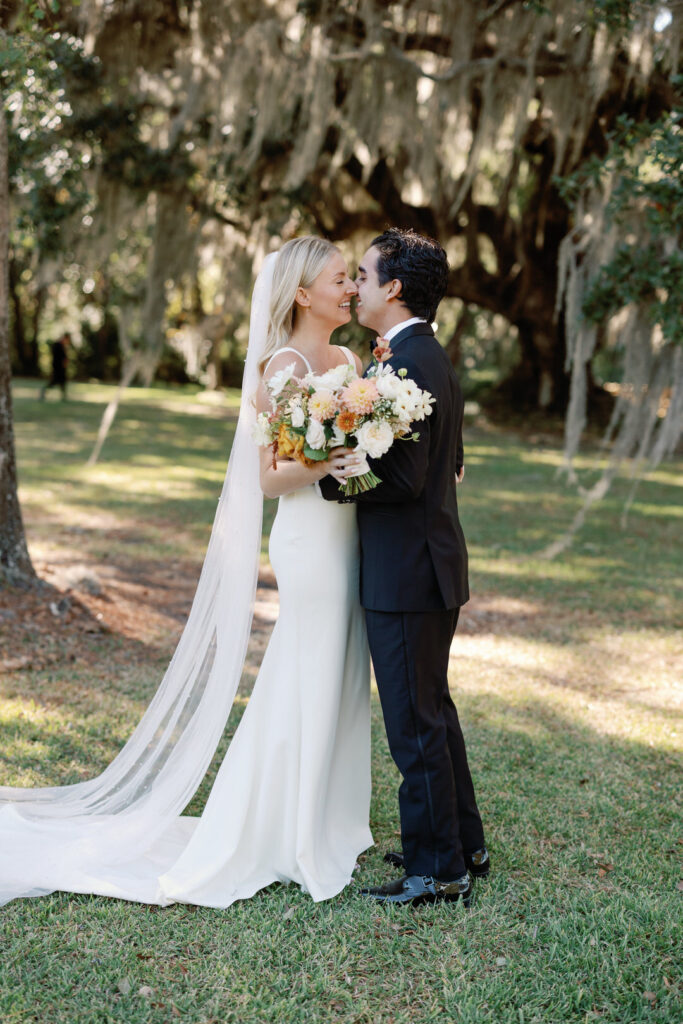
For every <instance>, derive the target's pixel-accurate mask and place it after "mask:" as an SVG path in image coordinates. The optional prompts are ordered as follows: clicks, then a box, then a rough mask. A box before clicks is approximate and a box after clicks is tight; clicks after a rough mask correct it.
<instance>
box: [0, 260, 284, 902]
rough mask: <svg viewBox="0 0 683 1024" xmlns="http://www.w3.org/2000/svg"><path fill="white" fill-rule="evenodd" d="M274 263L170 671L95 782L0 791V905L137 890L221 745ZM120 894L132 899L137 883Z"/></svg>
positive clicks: (257, 295)
mask: <svg viewBox="0 0 683 1024" xmlns="http://www.w3.org/2000/svg"><path fill="white" fill-rule="evenodd" d="M276 256H277V254H276V253H272V254H271V255H269V256H267V257H266V259H265V261H264V265H263V269H262V270H261V273H260V275H259V277H258V279H257V281H256V285H255V287H254V294H253V298H252V307H251V320H250V328H249V347H248V350H247V359H246V363H245V368H244V377H243V382H242V402H241V407H240V414H239V420H238V423H237V428H236V431H235V437H234V441H233V445H232V450H231V453H230V459H229V464H228V469H227V472H226V476H225V481H224V484H223V489H222V492H221V496H220V500H219V503H218V508H217V511H216V516H215V519H214V524H213V529H212V532H211V538H210V541H209V546H208V550H207V553H206V557H205V559H204V565H203V567H202V572H201V576H200V579H199V583H198V586H197V591H196V594H195V597H194V601H193V604H192V608H191V611H190V614H189V618H188V620H187V623H186V625H185V628H184V630H183V633H182V636H181V638H180V640H179V642H178V646H177V648H176V650H175V653H174V655H173V658H172V660H171V663H170V665H169V667H168V669H167V671H166V673H165V675H164V677H163V680H162V682H161V684H160V686H159V688H158V690H157V692H156V693H155V695H154V697H153V699H152V701H151V703H150V705H149V707H148V708H147V710H146V712H145V714H144V715H143V717H142V719H141V721H140V722H139V724H138V726H137V728H136V729H135V731H134V732H133V734H132V736H131V737H130V739H129V740H128V742H127V743H126V745H125V746H124V747H123V749H122V750H121V751H120V753H119V754H118V755H117V757H116V758H115V759H114V760H113V761H112V762H111V764H110V765H108V767H107V768H106V769H105V770H104V771H103V772H102V774H101V775H98V776H97V777H96V778H94V779H91V780H89V781H87V782H81V783H77V784H76V785H72V786H58V787H46V788H40V789H19V788H11V787H0V903H6V902H7V901H8V900H10V899H13V898H15V897H17V896H38V895H45V894H47V893H49V892H52V891H53V890H54V889H56V888H68V889H69V890H70V891H75V892H101V893H105V894H111V895H119V894H121V891H122V890H121V884H120V880H121V878H122V877H123V878H125V879H126V882H128V881H129V878H132V879H133V883H134V879H135V876H136V874H137V873H138V866H139V864H140V862H141V860H144V858H145V856H146V855H147V853H148V851H151V853H150V856H151V857H152V859H153V858H154V848H155V844H157V845H158V843H163V842H164V837H165V836H167V835H168V834H169V833H171V832H173V831H174V829H175V831H176V833H177V834H178V835H179V836H180V837H181V840H182V836H183V834H184V832H183V828H182V827H179V826H182V822H184V821H186V819H180V815H181V812H182V810H183V808H184V807H185V806H186V805H187V803H188V802H189V800H190V799H191V797H192V795H193V794H194V793H195V791H196V790H197V788H198V786H199V784H200V782H201V780H202V778H203V777H204V774H205V773H206V770H207V768H208V766H209V764H210V761H211V758H212V757H213V754H214V752H215V750H216V747H217V746H218V742H219V740H220V738H221V734H222V732H223V729H224V726H225V723H226V721H227V718H228V714H229V712H230V708H231V706H232V703H233V700H234V697H235V693H236V691H237V687H238V685H239V681H240V678H241V674H242V669H243V665H244V659H245V656H246V651H247V644H248V641H249V633H250V630H251V622H252V616H253V605H254V595H255V591H256V580H257V575H258V561H259V551H260V539H261V521H262V494H261V490H260V486H259V468H258V458H257V453H256V449H255V446H254V442H253V440H252V438H251V430H252V427H253V424H254V421H255V415H256V413H255V408H254V404H253V402H252V401H251V398H252V396H253V395H254V393H255V391H256V388H257V386H258V364H259V358H260V355H261V353H262V351H263V347H264V344H265V337H266V329H267V323H268V311H269V301H270V291H271V284H272V278H273V270H274V266H275V260H276ZM178 819H180V821H179V820H178ZM128 866H129V867H128ZM65 879H66V881H67V883H68V884H65ZM146 891H147V890H145V892H146ZM125 892H126V894H129V893H130V892H134V884H133V888H132V890H131V889H130V886H128V885H126V887H125ZM128 898H136V897H135V896H134V895H129V897H128ZM142 898H143V899H146V897H142Z"/></svg>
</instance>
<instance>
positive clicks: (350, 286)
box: [296, 252, 358, 327]
mask: <svg viewBox="0 0 683 1024" xmlns="http://www.w3.org/2000/svg"><path fill="white" fill-rule="evenodd" d="M357 294H358V289H357V288H356V286H355V284H354V283H353V281H352V280H351V278H350V277H349V271H348V268H347V266H346V261H345V260H344V257H343V256H342V254H341V253H340V252H335V253H333V254H332V255H331V256H330V258H329V260H328V261H327V263H326V264H325V266H324V267H323V269H322V270H321V271H320V273H319V274H318V276H317V277H316V279H315V281H314V282H313V284H312V285H310V287H308V288H299V289H298V291H297V293H296V301H297V304H298V305H299V306H300V307H301V308H302V309H303V310H305V312H306V315H307V316H310V317H314V318H315V319H316V320H320V321H323V322H324V323H327V324H334V326H335V327H340V326H341V324H347V323H348V322H349V320H350V319H351V299H352V298H353V297H354V295H357Z"/></svg>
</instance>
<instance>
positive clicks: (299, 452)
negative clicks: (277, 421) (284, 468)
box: [277, 423, 315, 466]
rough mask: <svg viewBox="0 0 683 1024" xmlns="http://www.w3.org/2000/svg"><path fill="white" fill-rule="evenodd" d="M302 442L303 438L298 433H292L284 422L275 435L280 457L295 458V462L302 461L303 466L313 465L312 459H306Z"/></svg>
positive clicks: (303, 442)
mask: <svg viewBox="0 0 683 1024" xmlns="http://www.w3.org/2000/svg"><path fill="white" fill-rule="evenodd" d="M304 444H305V439H304V438H303V437H301V436H300V435H299V434H295V433H293V431H291V430H290V429H289V427H288V426H287V424H286V423H282V424H281V425H280V430H279V433H278V435H277V453H278V455H279V456H280V457H281V458H283V459H296V460H297V462H302V463H303V464H304V466H314V465H315V462H314V461H313V459H308V458H306V456H305V455H304Z"/></svg>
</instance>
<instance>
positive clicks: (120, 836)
mask: <svg viewBox="0 0 683 1024" xmlns="http://www.w3.org/2000/svg"><path fill="white" fill-rule="evenodd" d="M348 358H349V360H350V361H351V360H352V356H351V355H350V353H349V354H348ZM243 404H244V403H243ZM249 444H250V445H252V448H251V450H250V451H247V449H246V448H245V445H243V446H242V449H243V450H244V452H245V453H246V454H245V455H244V458H245V460H246V463H245V464H248V465H249V466H251V465H252V462H251V461H250V460H253V459H254V457H255V452H254V450H253V442H251V441H249ZM240 457H241V456H240ZM232 458H233V456H231V459H232ZM235 458H237V456H235ZM245 478H246V476H245ZM253 482H254V481H253V479H252V482H251V485H253ZM251 485H250V486H251ZM219 517H220V512H219ZM217 521H218V520H217ZM259 530H260V526H259ZM222 532H223V533H225V532H226V531H225V530H223V531H222ZM214 533H215V535H216V536H218V534H219V533H220V531H218V530H216V528H214ZM212 540H213V535H212ZM238 542H239V538H237V542H236V543H237V547H239V543H238ZM211 551H212V549H211V547H210V549H209V555H207V561H208V568H207V567H206V565H207V564H206V563H205V572H206V573H207V574H208V575H207V582H205V583H204V584H202V581H201V580H200V587H199V589H198V598H196V599H195V605H196V606H198V607H197V608H195V606H193V610H192V612H191V615H190V620H189V623H188V627H186V629H187V631H188V632H189V633H190V634H191V640H190V641H188V650H189V654H187V655H185V651H184V648H183V646H182V643H181V645H179V648H178V651H177V652H176V655H175V656H174V661H173V662H172V663H171V666H170V668H169V672H168V674H167V675H168V676H169V678H170V679H171V682H174V685H175V681H174V677H175V676H177V677H178V678H179V679H180V682H179V683H178V684H177V693H176V692H174V693H172V694H171V695H170V696H168V697H167V698H164V695H163V694H162V692H161V689H163V684H162V688H161V689H160V691H159V693H158V694H157V697H155V701H157V702H160V704H159V706H160V708H161V711H160V712H159V713H158V714H156V718H155V717H154V715H155V701H153V702H152V705H150V709H149V711H148V713H147V715H148V716H150V723H151V724H150V725H149V728H147V727H146V726H145V721H146V719H143V721H142V722H141V724H140V726H138V730H136V733H134V734H133V737H132V738H131V740H130V741H129V743H128V744H127V746H126V748H124V751H122V755H120V758H122V766H121V768H120V769H118V770H117V762H116V761H115V762H113V763H112V765H111V766H110V767H109V769H107V770H106V771H105V772H104V773H103V775H102V776H100V777H99V778H98V779H96V780H93V781H92V783H86V784H78V785H76V786H73V787H62V788H56V789H44V790H40V789H37V790H27V791H25V792H22V791H19V790H4V791H0V796H3V797H4V798H5V799H6V800H7V802H6V803H4V804H2V805H0V902H6V901H7V900H8V899H12V898H15V897H18V896H36V895H44V894H46V893H49V892H52V891H55V890H66V891H69V892H80V893H96V894H101V895H105V896H113V897H118V898H120V899H127V900H135V901H139V902H143V903H156V904H160V905H166V904H170V903H174V902H185V903H192V904H200V905H204V906H210V907H227V906H229V905H230V904H231V903H233V902H234V901H235V900H238V899H245V898H248V897H250V896H252V895H253V894H254V893H255V892H257V891H258V890H259V889H262V888H263V887H264V886H267V885H269V884H270V883H272V882H277V881H280V882H295V883H298V884H299V885H300V886H301V887H302V888H303V889H304V890H305V891H306V892H308V893H310V895H311V896H312V898H313V899H314V900H324V899H329V898H330V897H332V896H335V895H336V894H337V893H339V892H340V891H341V890H342V889H343V888H344V886H345V885H347V884H348V882H349V881H350V879H351V876H352V872H353V869H354V866H355V864H356V858H357V857H358V855H359V854H360V853H361V852H362V851H363V850H365V849H367V847H368V846H370V845H372V836H371V834H370V830H369V825H368V819H369V805H370V715H369V672H370V668H369V655H368V648H367V639H366V636H365V622H364V617H363V613H362V610H361V607H360V604H359V581H358V573H359V560H360V552H359V542H358V534H357V526H356V516H355V506H353V505H351V504H337V503H335V502H327V501H325V500H324V499H323V498H322V497H321V496H320V493H319V489H318V488H317V486H315V485H314V486H308V487H305V488H302V489H301V490H298V491H296V492H294V493H291V494H287V495H285V496H283V497H282V498H280V501H279V507H278V512H277V516H276V519H275V522H274V525H273V529H272V532H271V538H270V558H271V563H272V565H273V569H274V571H275V574H276V577H277V582H278V589H279V595H280V614H279V618H278V620H277V623H276V625H275V627H274V630H273V633H272V636H271V640H270V643H269V645H268V649H267V651H266V653H265V655H264V658H263V662H262V665H261V669H260V671H259V674H258V677H257V679H256V682H255V684H254V688H253V692H252V695H251V697H250V700H249V702H248V704H247V708H246V710H245V712H244V714H243V716H242V719H241V721H240V723H239V725H238V728H237V730H236V733H235V735H234V738H233V739H232V742H231V743H230V746H229V748H228V751H227V753H226V755H225V758H224V760H223V763H222V765H221V767H220V770H219V772H218V775H217V777H216V780H215V782H214V785H213V788H212V790H211V793H210V795H209V798H208V801H207V804H206V808H205V810H204V813H203V814H202V816H201V818H190V817H186V816H182V815H181V814H179V813H177V812H175V813H174V812H172V811H169V808H172V807H173V801H175V806H180V807H182V806H183V804H180V805H179V804H178V801H180V800H181V799H183V793H184V792H185V791H184V790H183V786H186V787H188V786H190V792H191V784H190V783H189V782H186V780H184V779H183V778H182V773H183V761H182V756H183V751H189V752H192V753H193V756H194V757H195V760H196V761H197V764H199V763H200V761H201V758H200V754H201V756H203V752H202V751H201V750H199V753H198V752H197V751H198V749H199V748H201V746H202V743H204V742H205V741H204V739H203V735H204V733H206V734H207V735H208V726H206V725H205V724H201V721H200V718H199V712H198V711H197V708H199V710H200V711H201V709H202V707H203V706H204V705H206V704H207V701H208V705H207V707H208V710H206V708H205V711H204V712H203V713H204V714H205V715H207V716H208V717H207V718H206V719H205V721H209V722H210V721H211V718H212V710H213V717H215V716H219V717H220V715H221V714H223V713H224V709H221V708H220V706H219V704H220V702H219V699H218V696H216V697H213V696H212V692H211V687H212V686H214V687H217V689H216V690H215V693H216V694H217V695H219V694H220V687H221V678H220V672H219V673H218V678H217V679H216V672H217V670H216V666H217V665H218V666H219V668H220V666H222V665H223V664H227V662H226V661H225V659H226V657H227V655H226V651H225V647H226V643H225V641H223V640H222V634H221V631H220V629H219V630H218V633H217V634H216V626H215V625H214V626H213V627H212V628H213V633H212V634H211V636H212V637H213V639H211V638H210V639H209V640H207V641H206V642H205V644H204V646H200V645H199V642H198V641H195V639H194V636H195V634H197V635H199V633H200V632H201V629H200V627H201V624H202V621H203V620H204V619H206V620H207V621H211V622H212V621H213V619H217V620H218V621H220V620H221V617H222V618H223V626H222V627H221V628H222V629H223V630H224V631H226V632H227V635H228V637H229V636H230V634H229V630H228V629H227V625H226V623H225V617H226V615H227V614H228V612H226V608H227V609H229V603H225V602H226V601H227V598H225V597H224V598H222V599H221V600H222V601H223V602H224V603H223V604H221V602H220V601H218V602H217V601H216V600H214V599H212V600H210V601H209V600H208V599H207V600H206V602H205V601H204V595H205V594H206V593H207V591H208V582H209V581H211V580H212V576H211V575H210V574H211V572H212V571H213V568H214V562H215V556H212V554H211ZM233 589H234V586H233ZM231 592H232V591H231V590H230V589H229V588H228V589H227V590H226V593H228V596H229V595H230V593H231ZM216 609H218V610H216ZM212 616H213V618H211V617H212ZM197 620H201V621H199V624H197ZM190 643H191V645H190ZM228 646H229V645H228ZM197 651H200V652H201V655H199V654H197ZM227 653H228V654H230V651H228V652H227ZM221 658H223V659H224V660H223V661H220V659H221ZM183 659H185V661H186V662H187V666H184V665H183ZM194 662H197V663H199V662H201V664H199V668H196V671H195V667H194ZM178 666H180V668H179V667H178ZM188 666H189V667H188ZM181 669H182V672H181ZM200 670H201V677H200V684H201V685H198V684H197V686H196V689H197V691H198V694H199V696H197V695H196V694H194V691H190V692H191V693H192V701H191V707H190V710H189V711H188V710H187V707H186V706H185V705H183V707H184V708H185V710H184V711H183V712H182V714H181V713H180V712H176V711H175V709H176V708H177V707H178V706H180V705H179V697H178V695H177V694H178V693H181V692H183V687H185V688H187V685H188V684H186V682H185V676H187V677H188V678H191V677H192V672H193V671H194V672H195V675H196V674H197V673H200ZM207 680H208V681H207ZM207 694H208V697H207ZM162 698H163V699H166V704H164V703H163V699H162ZM212 702H213V705H214V707H213V708H212ZM186 704H187V701H186ZM169 709H171V710H169ZM171 711H173V713H174V714H176V719H175V721H176V726H175V729H176V731H177V732H178V737H177V739H174V741H173V743H170V742H168V744H167V746H164V747H162V748H161V751H162V754H161V755H159V756H158V757H157V762H158V763H157V762H154V763H153V764H152V767H151V768H150V767H145V768H144V773H143V774H142V778H141V781H139V782H136V784H135V786H136V788H134V789H133V788H132V784H131V783H130V782H129V780H130V778H132V777H133V775H134V773H135V768H136V766H137V765H139V764H143V765H144V758H145V753H146V752H147V751H149V750H150V749H153V750H154V751H156V748H155V747H154V743H155V742H156V739H157V737H158V736H159V735H162V734H163V733H164V731H165V732H166V733H168V734H169V735H171V733H172V732H173V723H172V722H171V725H168V722H169V721H171ZM225 713H226V714H227V712H225ZM183 715H184V716H185V717H184V718H183ZM191 715H194V716H195V717H194V718H193V717H191ZM177 722H181V723H182V727H180V726H178V725H177ZM221 724H222V723H220V722H219V729H220V727H221ZM200 725H201V729H200ZM146 728H147V732H145V729H146ZM138 734H139V739H138ZM218 735H220V731H218V732H216V731H215V730H214V738H215V736H218ZM164 742H166V741H164ZM206 742H209V741H208V740H207V741H206ZM211 742H213V740H211ZM136 743H137V747H136ZM183 744H185V746H183ZM129 748H130V751H131V752H130V755H127V751H128V749H129ZM162 755H163V756H162ZM155 756H156V754H155ZM210 756H211V749H209V750H208V758H210ZM126 757H127V760H126V759H125V758H126ZM174 758H176V759H177V763H175V764H174V763H173V762H174ZM185 758H186V761H189V753H186V754H185ZM148 760H150V758H148ZM202 763H204V764H206V763H207V760H206V758H205V760H204V762H202ZM169 765H170V767H169ZM189 770H190V769H189V767H188V772H189ZM108 773H112V774H111V775H110V776H109V775H108ZM167 777H168V778H167ZM110 779H111V780H113V781H108V780H110ZM102 780H104V781H102ZM192 785H194V782H193V783H192ZM127 786H128V787H129V788H131V795H129V796H126V797H125V800H124V797H123V796H121V794H125V791H126V787H127ZM155 787H156V789H155ZM168 793H172V796H168V795H167V794H168ZM102 794H104V795H102ZM184 799H185V802H187V792H185V797H184ZM117 801H118V803H117ZM119 805H120V809H119ZM112 808H113V810H112Z"/></svg>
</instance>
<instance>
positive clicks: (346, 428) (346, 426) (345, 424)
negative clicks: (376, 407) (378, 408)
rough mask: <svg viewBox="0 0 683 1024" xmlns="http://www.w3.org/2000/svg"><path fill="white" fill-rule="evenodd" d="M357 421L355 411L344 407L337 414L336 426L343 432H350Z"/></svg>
mask: <svg viewBox="0 0 683 1024" xmlns="http://www.w3.org/2000/svg"><path fill="white" fill-rule="evenodd" d="M357 421H358V417H357V416H356V414H355V412H349V410H348V409H344V411H343V412H340V413H339V415H338V416H337V426H338V427H339V429H340V430H342V431H343V432H344V433H345V434H350V433H351V431H352V430H353V429H354V428H355V426H356V423H357Z"/></svg>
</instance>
